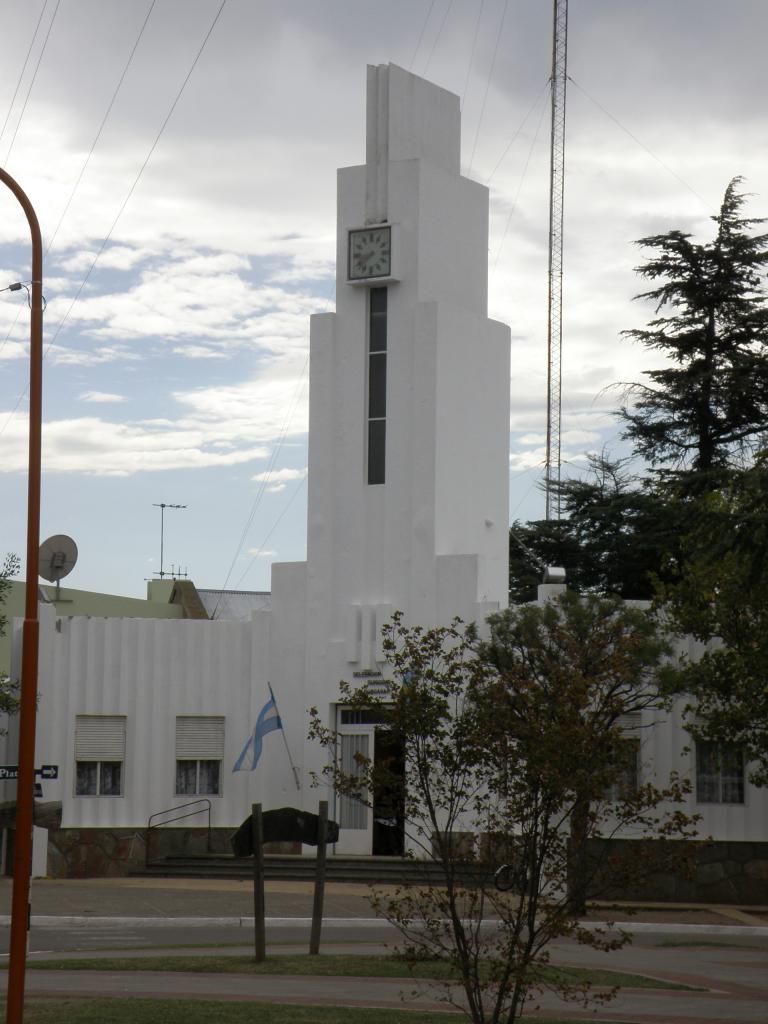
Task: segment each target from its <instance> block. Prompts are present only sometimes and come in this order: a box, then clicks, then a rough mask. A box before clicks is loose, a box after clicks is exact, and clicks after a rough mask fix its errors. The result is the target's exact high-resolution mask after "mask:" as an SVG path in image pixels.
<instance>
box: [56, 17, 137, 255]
mask: <svg viewBox="0 0 768 1024" xmlns="http://www.w3.org/2000/svg"><path fill="white" fill-rule="evenodd" d="M156 3H157V0H152V2H151V3H150V5H149V10H148V11H147V13H146V16H145V18H144V21H143V22H142V25H141V28H140V29H139V34H138V35H137V36H136V41H135V42H134V44H133V47H132V49H131V52H130V54H129V55H128V60H127V61H126V63H125V67H124V68H123V71H122V74H121V75H120V78H119V79H118V82H117V85H116V86H115V89H114V92H113V93H112V98H111V100H110V101H109V103H108V104H107V109H106V110H105V111H104V116H103V117H102V119H101V124H100V125H99V127H98V130H97V132H96V135H95V136H94V139H93V142H92V143H91V148H90V149H89V150H88V156H87V157H86V158H85V160H84V161H83V166H82V167H81V168H80V173H79V174H78V176H77V180H76V181H75V184H74V185H73V186H72V191H71V192H70V193H69V199H67V201H66V203H65V205H64V209H63V210H62V211H61V216H60V217H59V219H58V222H57V224H56V227H55V228H54V229H53V234H52V235H51V237H50V239H49V241H48V245H47V247H46V250H45V254H46V255H48V253H49V252H50V251H51V249H52V247H53V243H54V242H55V240H56V235H57V234H58V233H59V228H60V227H61V224H62V221H63V220H64V218H65V217H66V215H67V212H68V210H69V207H70V205H71V203H72V200H73V199H74V197H75V192H77V190H78V188H79V186H80V182H81V181H82V180H83V175H84V174H85V171H86V169H87V167H88V164H89V163H90V160H91V157H92V156H93V151H94V149H96V146H97V144H98V142H99V139H100V138H101V133H102V132H103V131H104V125H105V124H106V123H107V118H108V117H109V115H110V113H111V112H112V107H113V106H114V105H115V100H116V99H117V94H118V93H119V92H120V89H121V87H122V84H123V82H124V80H125V76H126V74H127V73H128V68H129V67H130V66H131V63H132V62H133V57H134V54H135V53H136V50H137V49H138V46H139V43H140V42H141V37H142V36H143V35H144V29H145V28H146V27H147V22H148V21H149V16H150V14H151V13H152V11H153V9H154V6H155V4H156Z"/></svg>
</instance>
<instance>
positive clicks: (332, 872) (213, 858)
mask: <svg viewBox="0 0 768 1024" xmlns="http://www.w3.org/2000/svg"><path fill="white" fill-rule="evenodd" d="M264 866H265V874H266V877H267V878H268V879H270V880H272V879H285V880H290V881H312V880H313V879H314V877H315V858H314V857H300V856H297V855H291V854H267V855H266V856H265V858H264ZM476 871H477V868H475V869H474V872H472V873H475V872H476ZM134 874H135V875H141V876H144V877H147V876H155V877H162V878H234V879H250V878H252V877H253V861H252V859H251V858H250V857H233V856H227V855H226V854H223V855H222V854H199V855H196V856H189V855H187V856H183V857H181V856H178V857H166V858H165V859H164V860H157V861H153V862H151V863H150V864H149V865H148V866H147V868H146V869H145V870H144V871H137V872H134ZM326 879H327V880H328V881H331V882H362V883H372V882H373V883H375V882H378V883H389V884H397V883H398V882H404V881H410V882H422V883H424V884H428V883H430V882H433V883H435V882H436V883H440V882H441V881H442V873H441V870H440V867H439V865H438V864H434V863H432V862H428V861H414V860H410V859H408V858H405V857H349V856H347V857H343V856H338V857H335V856H329V857H328V858H327V861H326Z"/></svg>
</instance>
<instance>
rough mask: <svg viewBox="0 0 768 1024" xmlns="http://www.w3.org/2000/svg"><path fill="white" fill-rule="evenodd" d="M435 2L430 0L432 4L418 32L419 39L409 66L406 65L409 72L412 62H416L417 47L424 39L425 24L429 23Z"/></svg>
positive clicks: (435, 0)
mask: <svg viewBox="0 0 768 1024" xmlns="http://www.w3.org/2000/svg"><path fill="white" fill-rule="evenodd" d="M436 2H437V0H432V3H431V4H430V5H429V10H428V11H427V16H426V18H425V19H424V24H423V25H422V26H421V32H419V38H418V41H417V43H416V49H415V50H414V51H413V56H412V57H411V61H410V63H409V65H408V70H409V71H411V70H412V69H413V62H414V61H415V60H416V54H417V53H418V52H419V47H420V46H421V40H422V39H423V38H424V32H425V31H426V28H427V24H428V23H429V19H430V18H431V17H432V10H433V8H434V6H435V4H436Z"/></svg>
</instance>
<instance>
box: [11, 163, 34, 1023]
mask: <svg viewBox="0 0 768 1024" xmlns="http://www.w3.org/2000/svg"><path fill="white" fill-rule="evenodd" d="M0 181H2V182H3V184H5V185H7V186H8V188H9V189H10V190H11V192H13V194H14V195H15V196H16V198H17V199H18V201H19V203H20V204H21V206H22V209H23V210H24V213H25V214H26V217H27V220H28V221H29V231H30V234H31V236H32V295H31V317H30V332H29V342H30V344H29V477H28V482H27V564H26V572H27V583H26V598H25V606H24V631H23V633H22V642H21V705H20V711H19V775H18V781H17V784H16V835H15V843H14V856H13V898H12V902H11V941H10V960H9V964H8V995H7V998H6V1004H5V1007H6V1018H5V1019H6V1024H22V1021H23V1019H24V973H25V970H26V966H27V932H28V930H29V875H30V870H31V867H32V823H33V822H32V819H33V798H34V781H35V715H36V713H37V655H38V650H37V648H38V634H39V627H38V620H37V577H38V563H39V557H38V556H39V548H40V435H41V432H42V429H41V428H42V396H43V387H42V385H43V243H42V239H41V237H40V225H39V224H38V221H37V215H36V214H35V211H34V209H33V208H32V204H31V203H30V201H29V199H28V198H27V196H26V194H25V193H24V192H23V191H22V189H21V188H20V187H19V185H18V184H17V182H16V181H14V179H13V178H12V177H11V176H10V174H7V173H6V172H5V171H4V170H3V169H2V168H0Z"/></svg>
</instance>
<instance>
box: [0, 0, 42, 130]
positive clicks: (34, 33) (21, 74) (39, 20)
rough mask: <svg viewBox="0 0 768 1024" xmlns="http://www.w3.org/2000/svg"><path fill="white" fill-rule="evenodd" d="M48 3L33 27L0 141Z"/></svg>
mask: <svg viewBox="0 0 768 1024" xmlns="http://www.w3.org/2000/svg"><path fill="white" fill-rule="evenodd" d="M48 2H49V0H45V2H44V4H43V6H42V7H41V8H40V15H39V17H38V19H37V24H36V25H35V31H34V32H33V33H32V39H31V41H30V43H29V48H28V49H27V55H26V57H25V58H24V64H23V65H22V68H21V72H20V73H19V80H18V81H17V82H16V88H15V89H14V90H13V96H12V97H11V102H10V103H9V104H8V112H7V113H6V115H5V120H4V121H3V127H2V128H0V139H2V137H3V136H4V135H5V129H6V127H7V126H8V118H9V117H10V116H11V111H12V110H13V105H14V103H15V102H16V97H17V96H18V94H19V89H20V88H21V83H22V81H23V79H24V72H25V71H26V70H27V64H28V63H29V55H30V54H31V53H32V47H33V46H34V45H35V40H36V39H37V33H38V31H39V30H40V22H41V21H42V20H43V15H44V14H45V9H46V7H47V6H48Z"/></svg>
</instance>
